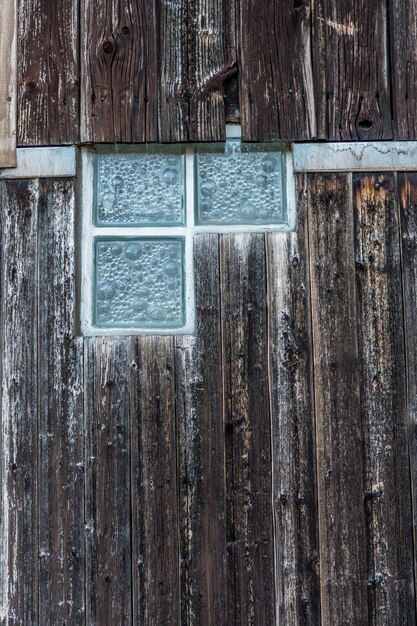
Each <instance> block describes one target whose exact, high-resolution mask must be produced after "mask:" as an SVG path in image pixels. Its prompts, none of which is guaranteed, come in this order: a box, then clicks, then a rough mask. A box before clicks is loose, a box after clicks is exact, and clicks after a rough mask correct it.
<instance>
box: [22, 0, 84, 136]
mask: <svg viewBox="0 0 417 626" xmlns="http://www.w3.org/2000/svg"><path fill="white" fill-rule="evenodd" d="M78 1H79V0H54V1H53V2H51V0H33V1H32V2H23V1H21V2H19V15H18V24H19V36H18V41H19V48H18V145H22V146H28V145H59V144H65V143H73V142H76V141H78V137H79V132H78V130H79V123H78V122H79V106H78V101H79V84H80V77H79V58H78V36H79V35H78V29H79V23H78V11H79V6H78Z"/></svg>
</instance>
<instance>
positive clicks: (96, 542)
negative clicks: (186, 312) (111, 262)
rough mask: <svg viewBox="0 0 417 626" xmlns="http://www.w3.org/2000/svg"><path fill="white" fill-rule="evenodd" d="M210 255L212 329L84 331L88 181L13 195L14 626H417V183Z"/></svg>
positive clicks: (9, 248) (6, 195)
mask: <svg viewBox="0 0 417 626" xmlns="http://www.w3.org/2000/svg"><path fill="white" fill-rule="evenodd" d="M297 194H298V222H297V229H296V231H295V232H293V233H289V234H285V233H276V234H268V235H260V234H254V235H248V234H244V235H227V236H226V235H225V236H218V235H199V236H197V238H196V241H195V250H194V254H195V268H196V296H197V331H196V334H195V336H192V337H181V338H174V337H172V338H158V337H149V338H138V337H120V338H106V337H104V338H89V339H82V338H79V337H77V336H76V333H75V331H74V328H75V318H76V289H75V282H76V280H75V277H76V271H75V268H76V264H75V235H74V214H75V211H76V200H75V198H76V195H75V181H74V179H49V180H30V181H28V180H24V181H7V180H6V181H2V182H0V204H1V207H0V208H1V226H2V239H1V241H2V249H1V261H2V268H3V269H2V273H1V299H0V302H1V316H0V319H1V329H0V330H1V332H0V336H1V355H2V360H1V374H2V387H1V414H2V429H1V436H2V449H3V450H5V451H6V454H5V455H4V456H3V458H2V473H1V494H2V519H1V529H2V532H1V535H2V544H1V545H2V551H3V557H2V562H1V571H0V574H1V576H0V589H1V592H0V597H1V611H2V613H1V619H0V623H1V624H2V626H12V625H14V624H19V625H21V626H28V625H31V626H32V625H33V626H57V624H67V625H70V624H71V626H72V625H77V624H79V625H80V626H81V625H82V626H106V625H108V626H114V625H115V624H117V625H118V626H119V625H135V626H136V625H155V626H159V625H162V624H164V625H165V624H166V625H169V626H171V624H172V625H173V626H174V625H175V626H176V625H177V624H181V625H183V626H200V625H203V624H204V625H207V626H212V625H213V626H216V625H217V624H228V626H245V625H247V626H249V625H252V626H261V625H265V626H273V625H275V624H279V625H280V626H301V625H313V624H314V625H316V624H322V625H323V626H339V625H340V626H342V625H348V624H349V626H350V625H352V624H355V625H356V624H358V625H359V624H360V625H362V624H363V625H364V626H365V625H369V626H381V625H386V626H392V625H394V624H395V625H397V624H398V625H410V626H411V625H413V624H415V623H416V608H415V607H416V594H415V588H416V579H415V566H416V551H415V546H414V532H413V529H414V527H415V521H414V520H415V510H416V506H417V502H416V488H415V480H416V463H417V461H416V434H415V430H416V407H415V405H416V398H415V389H416V372H415V369H416V368H415V363H416V359H417V356H416V354H417V352H416V343H415V341H414V333H415V324H416V319H415V317H416V313H415V312H416V310H417V300H416V298H417V296H416V287H415V285H416V266H417V248H416V232H417V231H416V214H415V213H416V198H417V185H416V175H415V174H414V173H407V174H401V173H398V174H397V173H392V174H384V175H377V174H373V173H370V174H360V175H359V174H354V175H353V176H352V174H349V173H346V174H314V173H311V174H308V175H299V176H298V178H297Z"/></svg>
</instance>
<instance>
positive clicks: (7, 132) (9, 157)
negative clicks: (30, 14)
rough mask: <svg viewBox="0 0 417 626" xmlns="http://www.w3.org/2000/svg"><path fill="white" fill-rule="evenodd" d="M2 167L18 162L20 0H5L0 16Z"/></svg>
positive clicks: (0, 162) (0, 164)
mask: <svg viewBox="0 0 417 626" xmlns="http://www.w3.org/2000/svg"><path fill="white" fill-rule="evenodd" d="M0 76H1V82H0V167H15V165H16V115H17V113H16V108H17V0H3V2H2V6H1V16H0Z"/></svg>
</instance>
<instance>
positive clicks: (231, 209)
mask: <svg viewBox="0 0 417 626" xmlns="http://www.w3.org/2000/svg"><path fill="white" fill-rule="evenodd" d="M195 161H196V168H195V169H196V223H197V224H200V225H205V224H218V225H241V224H248V225H257V224H259V225H264V224H286V223H287V221H288V215H287V207H286V201H285V198H286V194H285V156H284V153H283V152H282V151H280V150H279V147H277V146H274V145H273V144H245V143H242V142H241V141H240V139H228V140H227V141H226V143H224V144H209V145H205V146H199V147H198V148H197V149H196V154H195Z"/></svg>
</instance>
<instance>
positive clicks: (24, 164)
mask: <svg viewBox="0 0 417 626" xmlns="http://www.w3.org/2000/svg"><path fill="white" fill-rule="evenodd" d="M76 173H77V167H76V148H75V146H65V147H58V148H18V149H17V165H16V167H15V168H10V169H9V168H8V169H0V179H6V178H7V179H10V178H67V177H68V178H71V177H74V176H76Z"/></svg>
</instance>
